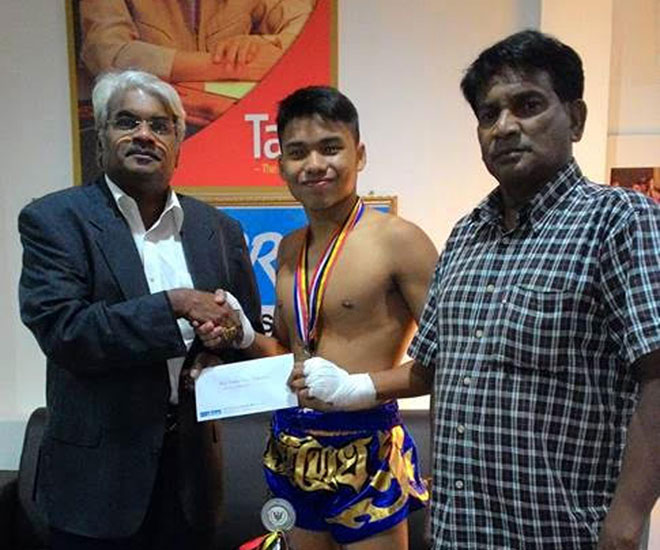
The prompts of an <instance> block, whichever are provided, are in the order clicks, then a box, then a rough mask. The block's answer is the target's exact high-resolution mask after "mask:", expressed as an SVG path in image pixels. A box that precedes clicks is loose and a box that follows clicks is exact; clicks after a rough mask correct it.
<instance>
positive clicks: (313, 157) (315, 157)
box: [305, 151, 327, 173]
mask: <svg viewBox="0 0 660 550" xmlns="http://www.w3.org/2000/svg"><path fill="white" fill-rule="evenodd" d="M326 166H327V162H326V159H325V157H324V156H323V155H322V154H320V153H319V152H318V151H311V152H310V153H309V155H308V156H307V162H306V163H305V171H307V172H311V173H315V172H324V171H325V169H326Z"/></svg>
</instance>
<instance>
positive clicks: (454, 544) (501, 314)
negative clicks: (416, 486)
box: [409, 161, 660, 550]
mask: <svg viewBox="0 0 660 550" xmlns="http://www.w3.org/2000/svg"><path fill="white" fill-rule="evenodd" d="M656 349H660V208H659V207H658V206H656V205H654V204H653V203H652V202H651V201H650V200H647V198H646V197H644V196H643V195H641V194H638V193H635V192H631V191H628V190H625V189H620V188H611V187H608V186H603V185H597V184H593V183H590V182H588V181H587V180H585V179H584V177H583V176H582V174H581V172H580V169H579V168H578V166H577V164H575V162H574V161H571V162H570V163H569V164H568V165H567V166H566V167H564V168H563V169H562V170H561V171H560V172H559V173H558V174H557V176H556V177H555V178H554V179H553V180H552V181H550V182H549V183H548V184H547V185H545V186H544V188H543V189H542V190H541V191H540V192H539V193H538V194H537V195H536V196H535V197H534V198H533V199H532V200H531V202H529V203H528V204H527V205H526V206H525V207H524V208H523V209H522V210H521V211H520V212H519V213H518V219H517V224H516V226H515V228H514V229H512V230H506V229H505V228H504V225H503V217H502V206H501V196H500V194H499V191H498V190H495V191H494V192H493V193H491V194H490V195H489V196H488V197H487V198H486V199H485V200H484V201H483V202H482V203H481V204H480V205H479V206H478V207H477V208H476V209H475V210H474V211H473V212H472V213H471V214H469V215H468V216H466V217H465V218H463V219H462V220H461V221H460V222H459V223H458V224H457V225H456V227H455V228H454V230H453V232H452V234H451V236H450V237H449V240H448V241H447V244H446V248H445V250H444V252H443V253H442V255H441V257H440V259H439V261H438V265H437V267H436V271H435V275H434V278H433V281H432V283H431V289H430V291H429V296H428V301H427V304H426V306H425V309H424V312H423V314H422V319H421V322H420V327H419V331H418V333H417V335H416V336H415V338H414V340H413V342H412V344H411V347H410V350H409V354H410V355H411V356H412V357H413V358H414V359H416V360H417V361H418V362H419V363H421V364H422V365H424V366H426V367H428V368H431V369H434V371H435V374H434V392H435V409H434V419H435V420H434V437H435V442H434V450H433V451H434V452H433V472H434V476H433V488H432V495H433V498H432V517H433V519H432V533H433V538H434V541H435V549H436V550H437V549H440V548H451V549H460V548H470V549H475V548H488V549H491V548H520V549H525V550H529V549H533V548H561V549H562V550H566V549H571V548H575V549H577V548H580V549H583V548H589V547H593V546H594V545H595V542H596V541H597V537H598V531H599V528H600V523H601V521H602V520H603V518H604V516H605V514H606V512H607V509H608V506H609V503H610V501H611V497H612V494H613V491H614V489H615V485H616V481H617V478H618V474H619V470H620V465H621V457H622V451H623V448H624V445H625V434H626V427H627V425H628V422H629V420H630V418H631V415H632V412H633V410H634V407H635V405H636V399H637V390H638V387H637V384H636V382H635V380H634V377H633V375H634V372H633V370H634V369H633V368H631V366H633V364H634V363H635V361H636V360H637V359H639V358H640V357H641V356H643V355H645V354H647V353H649V352H651V351H653V350H656Z"/></svg>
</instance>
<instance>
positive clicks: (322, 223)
mask: <svg viewBox="0 0 660 550" xmlns="http://www.w3.org/2000/svg"><path fill="white" fill-rule="evenodd" d="M277 127H278V136H279V139H280V145H281V149H282V154H281V157H280V171H281V174H282V177H283V179H284V180H285V181H286V182H287V184H288V187H289V190H290V191H291V194H292V195H293V196H294V197H295V198H296V199H298V200H299V201H300V202H301V203H302V205H303V206H304V208H305V212H306V214H307V218H308V221H309V226H307V227H305V228H303V229H300V230H298V231H295V232H293V233H291V234H290V235H287V236H286V237H285V238H284V239H283V240H282V242H281V244H280V248H279V252H278V266H279V268H278V273H277V282H276V294H277V307H276V310H275V322H274V334H275V336H276V337H277V339H278V341H279V343H280V344H281V345H283V346H285V347H286V348H288V349H290V350H291V351H292V352H293V353H294V356H295V358H296V367H295V369H294V375H293V377H292V382H291V384H292V386H293V387H294V389H296V390H297V392H298V395H299V402H300V405H301V408H298V407H297V408H293V409H284V410H281V411H277V412H276V413H275V414H274V416H273V422H272V432H271V437H270V440H269V443H268V447H267V449H266V453H265V456H264V469H265V473H266V478H267V481H268V484H269V486H270V489H271V491H272V492H273V493H274V495H275V496H277V497H282V498H285V499H286V500H288V501H289V502H290V503H291V504H292V505H293V506H294V508H295V510H296V516H297V521H296V528H295V529H294V530H293V532H292V533H291V535H290V540H291V543H292V545H293V547H294V548H296V550H331V549H336V548H345V549H351V550H372V549H373V550H376V549H377V550H390V549H391V550H401V549H404V550H405V549H406V548H407V547H408V529H407V521H406V518H407V516H408V514H409V513H410V512H411V511H413V510H415V509H417V508H419V507H420V506H422V505H423V504H424V503H425V502H426V501H427V500H428V493H427V490H426V488H425V486H424V484H423V483H422V482H421V479H420V472H419V469H418V464H417V461H416V451H415V447H414V443H413V441H412V439H411V438H410V436H409V435H408V434H407V432H406V430H405V428H404V427H403V426H401V418H400V416H399V413H398V408H397V405H396V402H395V401H383V400H379V395H377V393H376V389H375V387H374V383H373V382H372V379H371V376H370V374H369V373H377V372H379V371H386V370H390V369H396V367H397V366H398V365H399V364H400V362H401V360H402V357H403V355H404V353H405V350H406V347H407V345H408V343H409V340H410V338H411V337H412V334H413V332H414V330H415V328H416V321H417V320H418V319H419V316H420V313H421V311H422V307H423V305H424V302H425V299H426V292H427V287H428V284H429V281H430V278H431V274H432V271H433V268H434V265H435V262H436V259H437V252H436V249H435V247H434V245H433V244H432V242H431V241H430V239H429V238H428V237H427V236H426V235H425V234H424V232H423V231H422V230H421V229H419V228H418V227H417V226H415V225H413V224H411V223H409V222H407V221H404V220H402V219H401V218H398V217H396V216H393V215H390V214H384V213H381V212H377V211H375V210H372V209H369V208H363V207H362V203H361V201H360V200H359V198H358V196H357V192H356V182H357V175H358V172H360V171H361V170H362V169H363V168H364V166H365V163H366V153H365V147H364V144H362V143H361V142H360V136H359V128H358V115H357V112H356V110H355V107H354V106H353V104H352V103H351V102H350V100H349V99H348V98H346V97H345V96H344V95H342V94H341V93H340V92H338V91H337V90H335V89H333V88H327V87H312V88H304V89H301V90H298V91H296V92H294V93H293V94H291V95H290V96H288V97H287V98H285V99H284V100H283V101H282V102H281V103H280V108H279V113H278V117H277ZM342 226H343V231H342ZM338 233H339V236H338V242H337V243H336V246H335V248H334V249H332V248H331V249H330V250H329V248H328V247H329V243H330V242H331V241H332V239H333V236H336V235H337V234H338ZM305 250H306V254H305ZM324 255H325V256H326V257H327V260H328V263H327V264H326V265H325V268H324V269H323V268H322V269H321V271H320V272H319V273H321V272H323V273H324V275H325V276H319V277H318V278H316V279H318V280H319V281H318V284H316V279H315V277H314V275H315V271H316V269H317V266H318V264H319V262H321V260H322V257H323V256H324ZM301 259H302V263H301ZM305 259H306V261H305ZM304 286H306V287H307V291H308V293H312V294H314V293H315V294H316V301H315V300H314V299H313V298H312V299H308V297H307V296H306V293H305V292H304V290H305V289H304ZM319 301H320V303H319ZM296 302H297V304H296ZM315 307H316V310H317V312H318V315H316V318H317V320H316V324H315V325H314V319H313V317H314V316H312V319H311V320H310V319H308V315H307V311H308V310H309V309H312V310H313V309H314V308H315ZM312 325H313V326H312ZM198 332H199V331H198ZM202 332H203V331H202ZM214 336H215V335H214V334H213V333H211V334H207V335H205V336H203V339H206V341H207V346H208V345H212V344H213V337H214ZM248 351H251V352H252V353H254V354H255V355H263V354H271V353H274V352H275V345H274V341H273V340H272V339H270V340H269V339H267V338H266V337H264V336H262V335H259V334H257V335H256V338H255V339H254V342H253V343H252V345H251V346H250V347H249V348H248ZM402 370H403V369H402ZM304 375H306V376H307V380H308V381H309V380H310V379H311V378H313V379H314V380H316V382H317V383H316V385H317V386H319V385H320V386H321V387H322V388H323V391H322V392H320V395H316V396H314V395H311V396H310V395H309V390H308V388H307V386H306V383H305V378H304ZM402 375H404V376H410V374H407V373H403V372H402ZM310 377H311V378H310ZM319 397H320V398H321V399H323V401H321V400H320V399H318V398H319ZM347 397H349V398H350V399H347ZM349 400H350V402H351V405H350V406H349V407H348V408H349V409H350V411H344V412H339V411H340V410H341V409H342V408H345V404H346V403H345V402H346V401H349ZM302 407H308V408H302ZM312 408H316V409H324V411H325V412H321V411H319V410H311V409H312ZM356 409H359V410H356Z"/></svg>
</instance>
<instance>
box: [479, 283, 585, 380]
mask: <svg viewBox="0 0 660 550" xmlns="http://www.w3.org/2000/svg"><path fill="white" fill-rule="evenodd" d="M579 301H580V297H579V295H578V294H577V293H576V292H575V289H571V288H553V287H534V286H528V285H515V286H512V287H510V288H509V289H508V290H507V291H506V292H505V293H504V296H503V298H502V302H501V306H502V307H501V309H500V315H499V316H498V318H497V319H496V321H495V325H494V329H493V340H492V342H493V344H492V359H493V361H494V362H495V363H496V364H497V365H500V366H511V367H515V368H519V369H525V370H531V371H537V372H543V371H546V372H548V373H550V372H555V373H559V372H563V371H566V370H567V369H568V368H569V367H570V366H571V364H572V363H573V362H574V358H575V357H574V353H572V350H573V347H572V342H571V341H572V340H573V339H574V334H573V333H574V328H575V322H574V321H575V314H576V311H577V305H578V304H579Z"/></svg>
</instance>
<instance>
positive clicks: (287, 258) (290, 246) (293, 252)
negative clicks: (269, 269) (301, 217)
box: [277, 227, 307, 265]
mask: <svg viewBox="0 0 660 550" xmlns="http://www.w3.org/2000/svg"><path fill="white" fill-rule="evenodd" d="M306 231H307V228H306V227H302V228H300V229H296V230H295V231H292V232H291V233H288V234H287V235H285V236H284V237H283V238H282V241H281V242H280V245H279V248H278V251H277V260H278V263H279V264H280V265H283V264H286V263H289V262H292V261H293V262H295V261H296V259H297V258H298V253H299V252H300V247H301V246H302V242H303V239H304V238H305V232H306Z"/></svg>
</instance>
